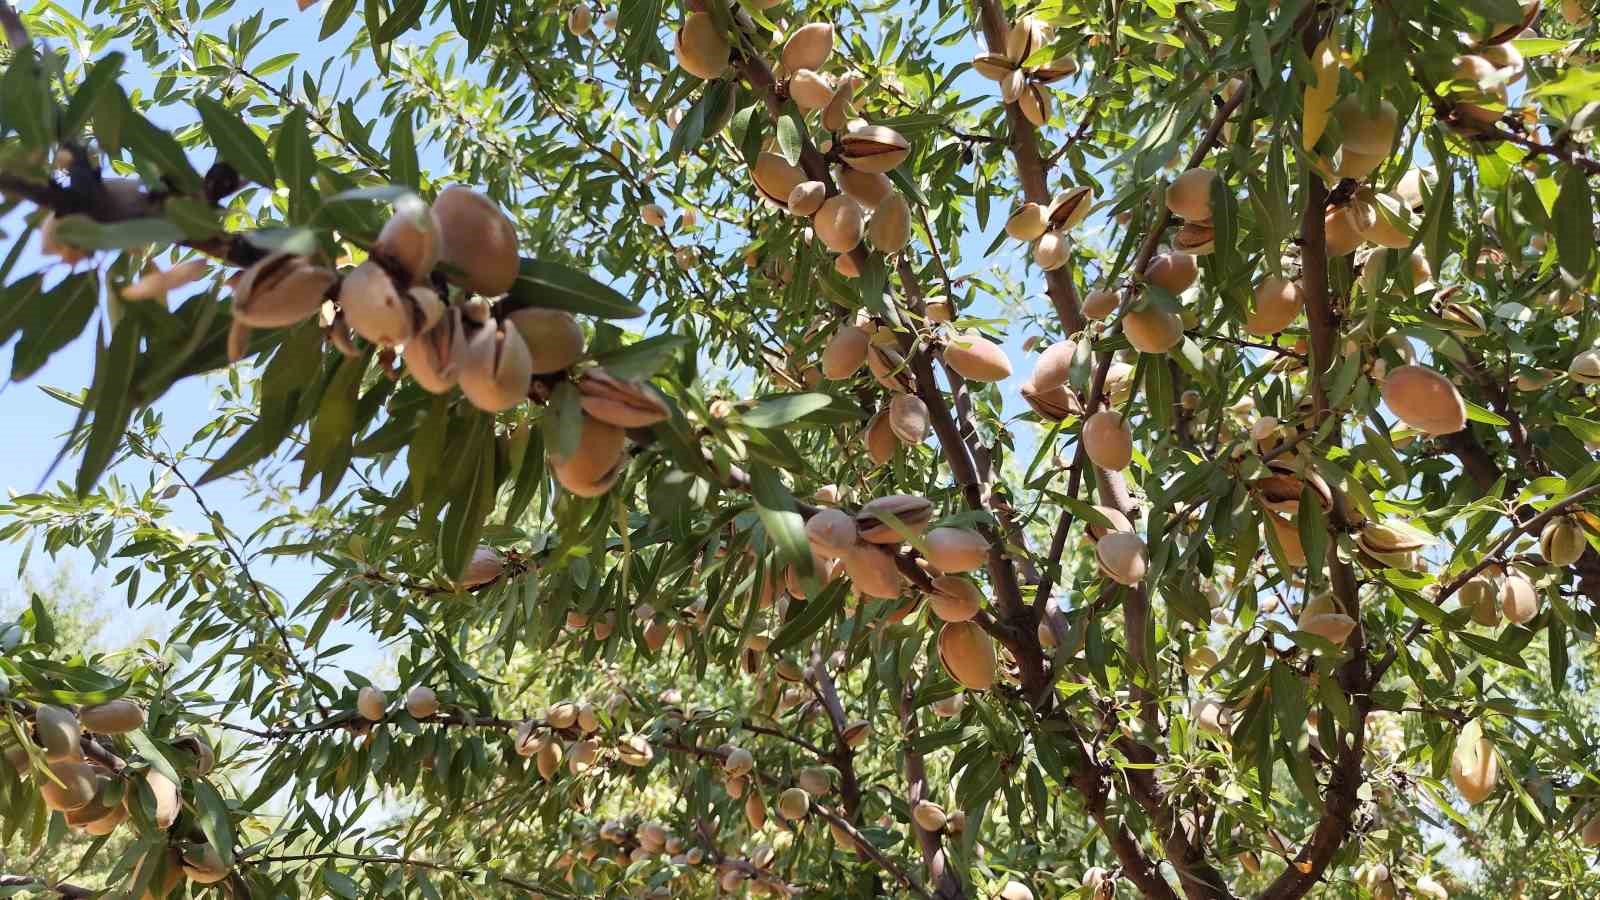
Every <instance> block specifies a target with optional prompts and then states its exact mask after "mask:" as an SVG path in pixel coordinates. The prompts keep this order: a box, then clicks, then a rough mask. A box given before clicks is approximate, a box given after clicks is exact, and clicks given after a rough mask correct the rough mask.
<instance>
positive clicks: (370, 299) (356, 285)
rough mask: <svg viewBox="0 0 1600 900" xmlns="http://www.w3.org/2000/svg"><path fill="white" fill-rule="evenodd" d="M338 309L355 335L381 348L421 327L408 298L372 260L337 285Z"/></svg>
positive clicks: (407, 339) (409, 338) (397, 342)
mask: <svg viewBox="0 0 1600 900" xmlns="http://www.w3.org/2000/svg"><path fill="white" fill-rule="evenodd" d="M418 290H426V289H425V288H424V289H418ZM424 296H426V295H424ZM339 310H340V312H342V313H343V314H344V320H345V322H346V323H347V324H348V325H349V326H350V327H351V329H353V330H354V331H355V333H356V334H359V335H361V336H362V337H363V338H365V339H366V340H368V341H371V342H372V343H374V344H377V345H378V346H380V347H393V346H395V345H397V344H403V343H405V342H407V341H409V340H411V336H412V335H413V334H414V333H415V332H416V328H417V326H418V325H419V324H424V323H421V322H419V321H418V317H417V316H416V315H415V308H414V304H413V303H412V302H411V300H410V298H409V297H407V296H403V295H402V294H400V293H399V291H398V290H396V288H395V283H394V279H392V278H390V277H389V273H388V272H385V271H384V270H383V269H382V268H381V267H380V266H379V265H378V264H377V263H376V262H374V261H372V260H368V261H366V262H364V263H362V264H361V265H359V266H357V267H356V269H355V271H354V272H351V273H350V274H348V275H346V276H345V278H344V281H343V282H341V283H340V285H339ZM442 311H443V310H442V309H441V310H440V312H442ZM427 324H432V323H427Z"/></svg>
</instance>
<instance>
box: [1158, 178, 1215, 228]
mask: <svg viewBox="0 0 1600 900" xmlns="http://www.w3.org/2000/svg"><path fill="white" fill-rule="evenodd" d="M1216 180H1217V173H1216V170H1214V169H1190V170H1189V171H1187V172H1184V173H1183V174H1182V175H1179V176H1178V177H1177V178H1176V179H1174V180H1173V182H1172V184H1169V185H1167V209H1169V210H1171V211H1172V213H1173V215H1176V216H1181V217H1183V219H1184V220H1185V221H1188V222H1209V221H1211V216H1212V211H1211V185H1212V184H1213V183H1215V182H1216Z"/></svg>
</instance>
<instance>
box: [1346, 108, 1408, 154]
mask: <svg viewBox="0 0 1600 900" xmlns="http://www.w3.org/2000/svg"><path fill="white" fill-rule="evenodd" d="M1333 115H1334V117H1335V118H1336V119H1338V120H1339V131H1340V135H1341V138H1340V140H1341V142H1342V143H1343V144H1344V146H1346V147H1349V148H1350V149H1352V150H1354V151H1356V152H1357V153H1363V154H1367V155H1375V156H1387V155H1388V153H1389V151H1390V150H1391V149H1393V148H1394V138H1395V133H1396V131H1397V130H1398V128H1399V122H1400V116H1399V113H1398V112H1397V111H1396V110H1395V108H1394V104H1392V103H1390V102H1389V101H1387V100H1381V99H1380V100H1379V101H1378V102H1377V105H1376V106H1375V107H1374V108H1373V109H1372V110H1371V111H1370V112H1369V111H1368V110H1367V108H1366V104H1364V103H1363V102H1362V100H1361V97H1360V96H1358V95H1356V94H1349V95H1347V96H1345V97H1343V98H1341V99H1340V100H1339V102H1338V103H1335V104H1334V105H1333Z"/></svg>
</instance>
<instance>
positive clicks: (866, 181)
mask: <svg viewBox="0 0 1600 900" xmlns="http://www.w3.org/2000/svg"><path fill="white" fill-rule="evenodd" d="M834 175H835V177H836V178H837V179H838V181H839V190H841V191H844V192H845V195H846V196H848V197H850V198H851V199H852V200H855V201H856V202H857V203H859V204H861V208H862V209H867V210H875V209H877V208H878V204H879V203H882V202H883V199H884V198H885V197H887V196H889V194H890V192H891V191H893V190H894V182H893V181H892V180H890V178H889V176H887V175H885V174H883V173H882V172H860V171H857V170H855V169H852V168H850V167H849V166H840V167H839V168H838V169H836V170H835V172H834Z"/></svg>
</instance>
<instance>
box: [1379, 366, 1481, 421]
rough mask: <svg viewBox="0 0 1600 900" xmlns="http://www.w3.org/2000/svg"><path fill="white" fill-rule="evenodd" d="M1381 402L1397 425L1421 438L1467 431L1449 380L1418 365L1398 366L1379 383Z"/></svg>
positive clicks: (1462, 407) (1463, 409)
mask: <svg viewBox="0 0 1600 900" xmlns="http://www.w3.org/2000/svg"><path fill="white" fill-rule="evenodd" d="M1383 401H1384V403H1386V404H1388V406H1389V409H1391V410H1393V411H1394V414H1395V415H1397V416H1399V417H1400V421H1402V422H1404V423H1406V424H1407V425H1408V426H1410V427H1412V428H1415V429H1416V430H1418V431H1421V432H1423V433H1424V434H1432V435H1440V434H1454V433H1455V432H1457V431H1460V430H1461V429H1463V428H1465V427H1467V408H1466V405H1465V403H1463V401H1462V399H1461V394H1460V393H1459V392H1457V391H1456V387H1455V385H1453V384H1451V383H1450V379H1448V378H1445V377H1444V376H1443V375H1440V374H1439V373H1438V372H1435V371H1433V370H1432V369H1429V368H1425V367H1423V366H1418V365H1406V366H1399V367H1397V368H1395V369H1393V370H1391V371H1390V372H1389V373H1388V376H1387V377H1386V378H1384V380H1383Z"/></svg>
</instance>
